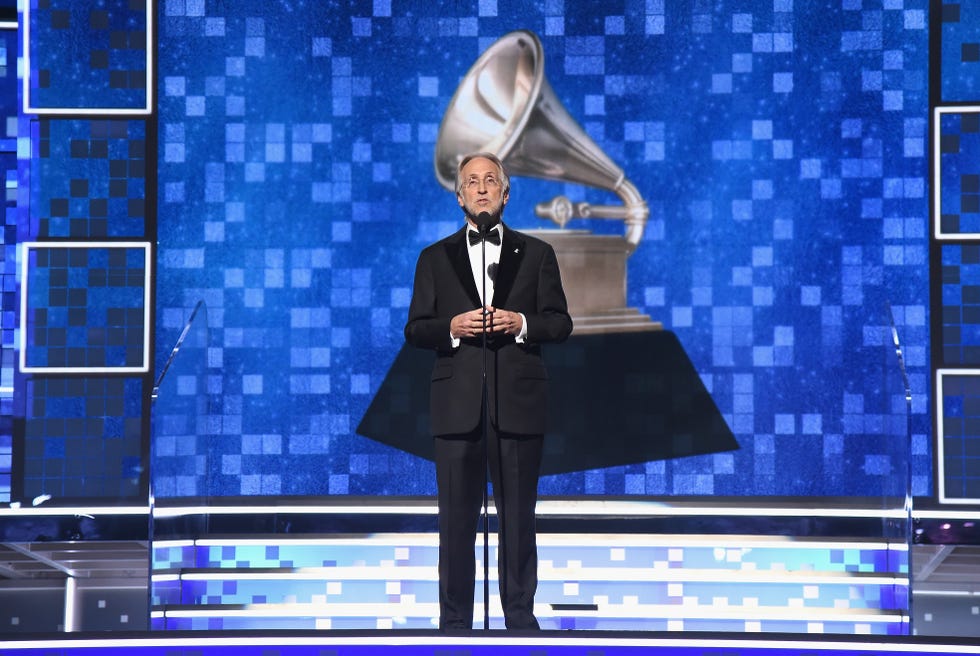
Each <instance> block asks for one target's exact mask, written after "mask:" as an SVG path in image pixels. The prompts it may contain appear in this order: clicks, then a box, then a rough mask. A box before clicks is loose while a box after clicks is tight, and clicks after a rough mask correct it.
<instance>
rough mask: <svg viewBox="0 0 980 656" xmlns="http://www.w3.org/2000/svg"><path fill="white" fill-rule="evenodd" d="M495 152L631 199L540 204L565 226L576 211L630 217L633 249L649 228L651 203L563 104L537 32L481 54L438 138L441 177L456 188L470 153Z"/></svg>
mask: <svg viewBox="0 0 980 656" xmlns="http://www.w3.org/2000/svg"><path fill="white" fill-rule="evenodd" d="M476 151H488V152H492V153H494V154H496V155H497V157H499V158H500V160H501V161H502V162H504V165H505V166H506V167H507V171H508V173H509V174H511V175H520V176H527V177H533V178H541V179H545V180H557V181H563V182H575V183H579V184H584V185H588V186H590V187H598V188H600V189H606V190H609V191H612V192H614V193H616V194H617V195H618V196H619V197H620V198H621V199H622V201H623V203H624V206H605V205H589V204H587V203H571V202H570V201H568V199H566V198H564V197H558V198H556V199H554V200H552V201H551V202H550V203H542V204H539V205H538V206H537V207H536V208H535V212H536V213H537V214H538V215H539V216H543V217H546V218H549V219H551V220H553V221H555V222H556V223H558V224H559V225H561V226H564V224H565V223H566V222H567V221H568V220H569V219H571V218H572V217H574V216H581V217H592V218H611V219H622V220H624V221H625V223H626V241H627V243H628V247H629V250H630V251H632V250H633V249H635V248H636V246H637V244H638V243H639V241H640V238H641V237H642V236H643V229H644V227H645V225H646V220H647V217H648V216H649V209H648V208H647V204H646V201H644V200H643V198H642V197H641V196H640V194H639V192H638V191H637V189H636V187H635V186H633V184H632V183H631V182H630V181H629V180H627V179H626V177H625V175H624V174H623V170H622V169H621V168H619V167H618V166H616V164H615V163H614V162H613V161H612V160H611V159H610V158H609V157H608V156H607V155H606V154H605V153H604V152H603V151H602V149H601V148H599V146H597V145H596V143H595V142H594V141H592V139H591V138H590V137H589V136H588V135H587V134H586V133H585V131H584V130H583V129H582V128H581V127H580V126H579V124H578V123H577V122H576V121H575V119H573V118H572V117H571V116H570V115H569V113H568V111H566V110H565V108H564V107H563V106H562V104H561V103H560V102H559V101H558V99H557V97H556V96H555V93H554V91H552V89H551V86H550V85H549V84H548V81H547V80H546V79H545V77H544V51H543V49H542V47H541V41H540V40H539V39H538V37H537V35H535V34H534V33H533V32H529V31H527V30H518V31H516V32H511V33H509V34H506V35H504V36H503V37H501V38H500V39H498V40H497V41H496V42H494V43H493V44H492V45H491V46H490V47H489V48H487V50H486V51H485V52H484V53H483V54H482V55H480V57H479V58H478V59H477V60H476V62H475V63H474V64H473V66H472V67H471V68H470V70H469V72H468V73H467V74H466V77H465V78H464V79H463V81H462V82H461V83H460V85H459V88H458V89H456V93H455V94H454V95H453V98H452V100H451V101H450V102H449V107H448V109H447V110H446V113H445V114H444V115H443V119H442V124H441V125H440V126H439V136H438V138H437V140H436V152H435V172H436V179H437V180H438V181H439V184H441V185H442V186H443V187H445V188H446V189H448V190H450V191H454V185H455V180H456V168H457V166H458V165H459V162H460V160H461V159H462V158H463V156H464V155H466V154H467V153H471V152H476Z"/></svg>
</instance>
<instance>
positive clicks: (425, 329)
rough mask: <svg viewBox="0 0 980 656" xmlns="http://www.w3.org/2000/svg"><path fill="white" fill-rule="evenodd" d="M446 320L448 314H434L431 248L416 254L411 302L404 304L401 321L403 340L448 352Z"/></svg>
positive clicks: (418, 345) (435, 309) (434, 283)
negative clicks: (404, 318) (405, 314)
mask: <svg viewBox="0 0 980 656" xmlns="http://www.w3.org/2000/svg"><path fill="white" fill-rule="evenodd" d="M450 321H452V317H450V316H445V317H443V316H439V315H438V305H437V303H436V280H435V276H434V274H433V271H432V256H431V251H430V250H429V249H426V250H424V251H422V254H421V255H419V259H418V262H417V263H416V265H415V282H414V284H413V287H412V302H411V304H410V305H409V307H408V322H407V323H406V324H405V341H406V342H408V343H409V344H411V345H412V346H416V347H418V348H424V349H435V350H438V351H443V350H445V351H449V350H451V349H452V345H451V340H450V337H449V324H450Z"/></svg>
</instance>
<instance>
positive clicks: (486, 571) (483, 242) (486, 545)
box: [477, 213, 499, 631]
mask: <svg viewBox="0 0 980 656" xmlns="http://www.w3.org/2000/svg"><path fill="white" fill-rule="evenodd" d="M483 218H484V214H483V213H481V215H480V216H479V217H477V221H478V224H477V228H478V230H479V232H480V237H481V239H480V252H481V262H480V284H481V286H482V289H481V294H480V299H481V301H482V302H483V307H482V308H481V313H482V316H483V332H482V333H481V335H482V341H481V349H482V354H481V355H482V356H483V357H482V364H481V372H480V373H481V375H482V377H483V385H482V387H483V403H482V407H483V421H482V426H483V428H482V433H483V435H482V437H483V630H484V631H489V630H490V495H489V493H488V490H487V488H488V483H489V481H488V480H487V478H488V476H487V468H488V467H489V464H490V454H489V451H488V449H489V445H488V442H489V422H490V394H489V390H488V385H487V233H488V232H489V231H490V225H489V221H486V220H481V219H483ZM498 548H499V547H498Z"/></svg>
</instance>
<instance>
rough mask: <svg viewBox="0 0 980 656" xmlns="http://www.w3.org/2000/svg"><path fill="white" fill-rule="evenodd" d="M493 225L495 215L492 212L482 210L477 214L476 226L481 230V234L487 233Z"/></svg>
mask: <svg viewBox="0 0 980 656" xmlns="http://www.w3.org/2000/svg"><path fill="white" fill-rule="evenodd" d="M491 225H493V216H492V215H491V214H490V212H480V213H479V214H477V215H476V227H477V228H478V229H479V230H480V234H481V235H483V234H486V232H487V230H489V229H490V226H491Z"/></svg>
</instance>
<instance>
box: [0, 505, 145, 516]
mask: <svg viewBox="0 0 980 656" xmlns="http://www.w3.org/2000/svg"><path fill="white" fill-rule="evenodd" d="M149 514H150V509H149V508H147V507H146V506H91V507H86V506H79V507H72V508H56V507H53V506H52V507H47V508H45V507H44V506H25V507H16V508H0V517H19V516H26V517H98V516H99V515H109V516H114V515H149Z"/></svg>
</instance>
